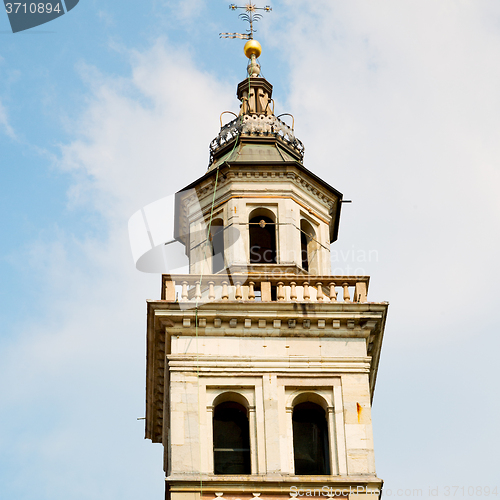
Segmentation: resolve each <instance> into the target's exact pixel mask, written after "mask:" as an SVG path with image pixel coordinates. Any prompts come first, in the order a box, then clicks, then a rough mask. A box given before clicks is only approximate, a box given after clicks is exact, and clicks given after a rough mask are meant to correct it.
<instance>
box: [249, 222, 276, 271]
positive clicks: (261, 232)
mask: <svg viewBox="0 0 500 500" xmlns="http://www.w3.org/2000/svg"><path fill="white" fill-rule="evenodd" d="M249 232H250V263H251V264H276V224H275V223H274V221H273V220H272V219H271V218H270V217H267V216H264V215H256V216H255V217H252V218H251V219H250V230H249Z"/></svg>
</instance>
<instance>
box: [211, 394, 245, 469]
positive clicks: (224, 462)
mask: <svg viewBox="0 0 500 500" xmlns="http://www.w3.org/2000/svg"><path fill="white" fill-rule="evenodd" d="M213 435H214V474H250V434H249V430H248V417H247V411H246V409H245V407H244V406H242V405H240V404H238V403H234V402H232V401H227V402H225V403H221V404H219V405H217V406H216V407H215V409H214V427H213Z"/></svg>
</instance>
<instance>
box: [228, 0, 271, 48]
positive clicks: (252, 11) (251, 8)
mask: <svg viewBox="0 0 500 500" xmlns="http://www.w3.org/2000/svg"><path fill="white" fill-rule="evenodd" d="M229 8H230V9H231V10H236V9H245V12H243V13H242V14H240V15H239V18H240V19H243V21H248V23H249V24H250V29H247V32H246V33H245V34H242V33H219V34H220V37H221V38H241V39H242V40H253V34H254V33H255V32H256V31H257V30H254V29H253V23H254V22H257V21H258V20H259V19H260V18H261V17H262V14H259V13H258V12H257V11H258V10H263V11H265V12H271V11H272V10H273V9H271V7H269V5H266V6H265V7H256V6H255V5H254V4H253V3H252V2H248V3H247V4H246V5H245V6H244V7H238V6H237V5H235V4H234V3H232V4H231V5H230V6H229Z"/></svg>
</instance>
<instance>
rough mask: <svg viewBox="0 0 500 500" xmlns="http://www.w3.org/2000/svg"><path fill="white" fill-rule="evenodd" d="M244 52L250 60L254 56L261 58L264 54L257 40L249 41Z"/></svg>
mask: <svg viewBox="0 0 500 500" xmlns="http://www.w3.org/2000/svg"><path fill="white" fill-rule="evenodd" d="M243 52H245V55H246V56H247V57H248V59H250V58H251V57H252V56H253V55H254V56H255V57H259V56H260V54H261V53H262V47H261V45H260V43H259V42H258V41H257V40H248V42H247V43H245V47H243Z"/></svg>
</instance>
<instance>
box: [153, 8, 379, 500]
mask: <svg viewBox="0 0 500 500" xmlns="http://www.w3.org/2000/svg"><path fill="white" fill-rule="evenodd" d="M249 6H252V4H249ZM234 7H235V6H234ZM247 8H248V6H247ZM230 35H234V34H230ZM252 35H253V31H252ZM260 51H261V48H260V45H259V44H258V42H256V41H255V40H253V36H252V38H250V39H249V41H248V42H247V44H246V45H245V54H246V56H247V57H248V59H249V64H248V76H247V77H246V78H245V79H244V80H243V81H242V82H241V83H239V84H238V86H237V96H238V99H239V100H240V102H241V105H240V109H239V113H232V114H233V115H234V119H232V120H231V121H229V122H228V123H226V124H225V125H222V120H221V129H220V133H219V134H218V136H217V137H216V138H215V139H214V140H213V141H212V142H211V144H210V162H209V167H208V170H207V172H206V173H205V174H204V175H203V176H201V177H200V178H198V179H197V180H195V181H194V182H193V183H192V184H190V185H189V186H187V187H186V188H185V189H183V190H181V191H180V192H178V193H177V195H176V202H175V238H176V239H177V240H178V241H179V242H181V243H182V244H183V245H184V246H185V252H186V255H187V256H188V258H189V274H186V275H174V274H164V275H163V277H162V288H161V299H160V300H152V301H148V323H147V380H146V438H148V439H151V440H152V441H153V442H154V443H162V444H163V447H164V470H165V475H166V477H165V481H166V483H165V492H166V493H165V494H166V498H168V499H172V500H215V499H217V498H221V499H222V500H224V499H227V500H236V499H240V500H252V499H253V498H257V497H258V498H261V499H264V500H267V499H269V500H281V499H283V500H287V499H290V498H292V497H300V496H320V497H321V496H322V497H335V496H336V497H344V498H347V497H349V498H352V499H354V498H355V497H356V498H358V497H359V498H361V497H366V498H370V499H373V498H379V497H380V490H381V487H382V480H381V479H379V478H378V477H377V475H376V472H375V461H374V449H373V439H372V425H371V416H370V413H371V403H372V399H373V393H374V389H375V380H376V376H377V368H378V363H379V357H380V350H381V344H382V337H383V333H384V326H385V321H386V315H387V308H388V304H387V303H386V302H369V299H368V284H369V277H368V276H332V275H331V271H330V269H331V268H330V244H331V243H333V242H334V241H335V240H336V239H337V236H338V228H339V220H340V212H341V206H342V194H341V193H340V192H339V191H337V190H336V189H335V188H333V187H332V186H330V185H329V184H328V183H327V182H325V181H324V180H322V179H320V178H319V177H317V176H316V175H315V174H313V173H312V172H311V171H309V170H308V169H307V168H306V167H305V166H304V146H303V144H302V143H301V141H300V140H299V139H298V138H297V137H296V136H295V133H294V120H293V117H292V116H291V115H276V113H275V109H274V101H273V99H272V91H273V87H272V85H271V84H270V83H269V82H268V81H267V80H266V79H265V78H263V77H261V76H260V66H259V63H258V60H257V58H258V56H259V55H260ZM285 116H287V118H286V119H285V118H284V117H285ZM221 118H222V117H221Z"/></svg>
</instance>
